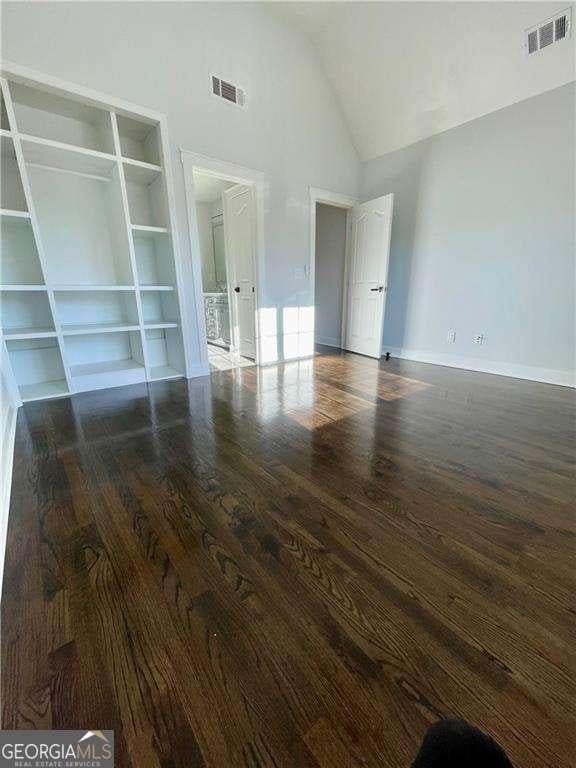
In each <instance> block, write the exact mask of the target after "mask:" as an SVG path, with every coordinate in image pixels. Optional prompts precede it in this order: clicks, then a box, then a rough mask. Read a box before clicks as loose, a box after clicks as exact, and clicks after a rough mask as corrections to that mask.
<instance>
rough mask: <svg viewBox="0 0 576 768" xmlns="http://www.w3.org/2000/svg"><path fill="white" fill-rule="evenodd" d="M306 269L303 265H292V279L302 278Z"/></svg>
mask: <svg viewBox="0 0 576 768" xmlns="http://www.w3.org/2000/svg"><path fill="white" fill-rule="evenodd" d="M305 277H306V270H305V268H304V267H294V280H304V278H305Z"/></svg>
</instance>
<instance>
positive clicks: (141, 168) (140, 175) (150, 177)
mask: <svg viewBox="0 0 576 768" xmlns="http://www.w3.org/2000/svg"><path fill="white" fill-rule="evenodd" d="M122 162H123V163H124V174H125V176H126V181H127V182H134V184H142V185H144V186H148V185H149V184H151V183H152V182H153V181H154V180H155V179H157V178H158V176H159V175H160V174H161V173H162V168H161V167H160V166H159V165H153V164H152V163H143V162H141V161H140V160H130V159H128V158H126V157H123V158H122Z"/></svg>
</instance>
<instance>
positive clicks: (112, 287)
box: [52, 283, 135, 291]
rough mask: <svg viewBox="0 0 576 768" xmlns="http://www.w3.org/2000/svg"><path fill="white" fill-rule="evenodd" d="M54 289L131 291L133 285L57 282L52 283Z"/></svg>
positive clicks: (133, 287)
mask: <svg viewBox="0 0 576 768" xmlns="http://www.w3.org/2000/svg"><path fill="white" fill-rule="evenodd" d="M52 289H53V290H54V291H133V290H135V286H134V285H66V284H65V283H58V284H57V285H53V286H52Z"/></svg>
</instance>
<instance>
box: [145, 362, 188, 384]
mask: <svg viewBox="0 0 576 768" xmlns="http://www.w3.org/2000/svg"><path fill="white" fill-rule="evenodd" d="M183 376H184V374H183V373H182V372H181V371H177V370H176V369H175V368H171V367H170V366H169V365H157V366H154V367H152V368H150V379H151V380H152V381H158V380H160V379H181V378H182V377H183Z"/></svg>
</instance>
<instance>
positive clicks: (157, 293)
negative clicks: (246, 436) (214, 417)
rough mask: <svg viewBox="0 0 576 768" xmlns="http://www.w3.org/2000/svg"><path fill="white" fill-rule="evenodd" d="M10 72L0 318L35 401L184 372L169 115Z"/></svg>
mask: <svg viewBox="0 0 576 768" xmlns="http://www.w3.org/2000/svg"><path fill="white" fill-rule="evenodd" d="M7 83H8V87H7V88H3V89H2V92H1V93H0V113H1V114H0V117H1V121H0V129H1V130H0V145H1V146H0V150H1V152H0V154H1V163H0V171H1V176H2V178H1V182H2V183H1V193H2V194H1V196H0V224H1V227H0V236H1V249H2V278H1V279H2V281H3V284H2V285H0V291H1V295H0V329H1V337H2V344H4V345H5V349H6V352H7V354H8V359H9V361H10V366H11V369H12V373H13V376H14V380H15V381H16V383H17V385H18V388H19V391H20V395H21V398H22V400H23V401H26V402H28V401H31V400H43V399H47V398H52V397H62V396H66V395H69V394H74V393H77V392H84V391H89V390H94V389H103V388H107V387H116V386H122V385H128V384H136V383H141V382H145V381H147V380H154V381H157V380H159V379H163V378H179V377H181V376H183V375H185V372H186V363H185V359H184V341H183V329H182V325H181V317H180V306H179V298H178V287H177V285H178V284H177V280H176V268H175V263H174V258H175V254H174V249H173V241H172V233H171V222H172V221H173V212H172V211H170V210H169V196H168V190H167V188H166V183H167V179H166V175H167V174H166V173H165V172H164V171H165V167H164V166H165V164H166V158H165V156H164V154H163V146H165V145H166V143H165V142H164V141H163V140H161V131H162V130H163V129H162V124H161V121H160V119H159V118H158V119H153V118H150V117H148V116H142V115H138V114H137V113H130V112H124V113H123V114H118V113H117V112H116V111H115V110H113V109H111V106H110V105H108V106H106V105H103V104H102V105H99V104H98V103H97V102H96V101H95V100H89V101H85V100H84V99H83V97H82V96H81V95H80V94H77V93H74V94H68V93H66V92H65V91H64V90H61V89H54V88H52V87H50V86H49V85H48V84H42V83H35V84H34V83H32V82H30V81H28V80H27V81H26V84H24V83H21V82H18V81H17V79H14V80H12V79H11V78H10V76H9V75H8V76H7ZM3 85H4V83H3Z"/></svg>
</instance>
